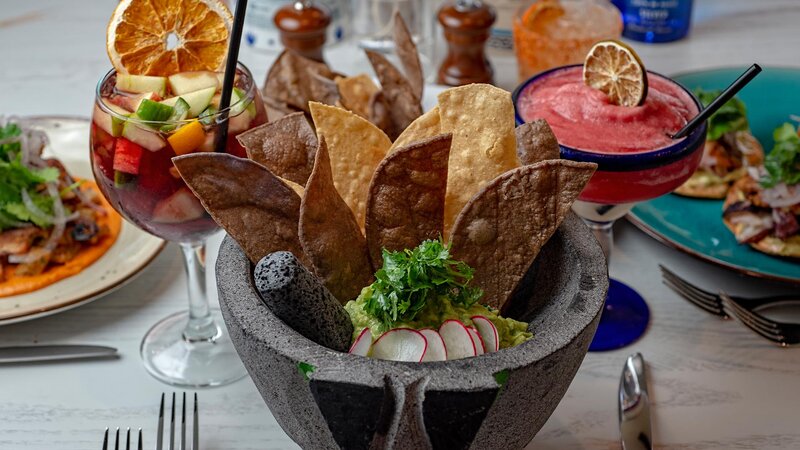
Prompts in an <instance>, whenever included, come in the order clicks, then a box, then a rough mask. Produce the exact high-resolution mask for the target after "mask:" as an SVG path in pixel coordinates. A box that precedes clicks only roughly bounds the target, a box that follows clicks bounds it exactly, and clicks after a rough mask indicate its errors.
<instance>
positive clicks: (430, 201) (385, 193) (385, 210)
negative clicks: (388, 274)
mask: <svg viewBox="0 0 800 450" xmlns="http://www.w3.org/2000/svg"><path fill="white" fill-rule="evenodd" d="M451 140H452V135H450V134H443V135H439V136H436V137H433V138H431V139H428V140H424V141H420V142H415V143H413V144H410V145H409V146H407V147H402V148H399V149H397V151H395V152H393V153H390V154H389V156H387V157H386V158H385V159H384V160H383V161H382V162H381V164H380V165H379V166H378V168H377V169H376V170H375V174H374V175H373V176H372V182H371V183H370V185H369V200H368V201H367V221H366V226H365V227H366V232H367V246H368V247H369V256H370V259H371V261H372V268H373V269H374V270H378V269H379V268H381V267H382V266H383V259H382V257H381V249H384V248H385V249H387V250H392V251H395V250H404V249H409V248H414V247H416V246H418V245H419V244H420V242H422V241H424V240H426V239H438V238H439V237H440V236H441V235H442V226H443V223H444V197H445V190H446V189H447V160H448V157H449V155H450V142H451Z"/></svg>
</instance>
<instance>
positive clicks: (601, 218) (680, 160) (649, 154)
mask: <svg viewBox="0 0 800 450" xmlns="http://www.w3.org/2000/svg"><path fill="white" fill-rule="evenodd" d="M581 67H582V66H581V65H573V66H566V67H559V68H556V69H552V70H549V71H546V72H543V73H540V74H539V75H536V76H534V77H532V78H530V79H529V80H527V81H526V82H524V83H523V84H521V85H520V86H519V87H518V88H517V89H516V90H515V91H514V94H513V99H514V105H515V106H516V105H518V99H519V97H520V95H522V93H524V92H525V91H526V90H527V89H530V88H531V87H533V86H534V85H535V84H536V82H537V81H541V80H542V79H544V78H545V77H548V76H550V75H553V74H555V73H558V72H559V71H561V70H580V68H581ZM648 76H649V77H660V78H663V79H665V80H668V81H669V82H671V83H674V84H675V85H676V86H678V87H679V88H680V89H681V90H682V91H683V92H685V93H686V95H687V96H688V97H689V98H691V100H692V101H693V102H694V104H695V107H696V111H695V113H697V112H699V111H700V110H701V109H702V107H701V104H700V101H699V100H698V99H697V98H696V97H695V96H694V94H692V92H691V91H689V90H688V89H686V88H684V87H683V86H681V85H680V84H678V83H676V82H674V81H672V80H669V78H667V77H664V76H662V75H659V74H657V73H654V72H648ZM516 109H517V112H516V121H517V124H522V123H524V121H523V119H522V117H521V116H520V113H519V108H516ZM579 126H580V124H576V127H579ZM705 137H706V124H705V123H703V124H702V125H701V126H699V127H697V128H696V129H695V130H694V131H692V132H691V134H689V136H687V137H685V138H683V139H681V140H678V141H676V142H675V143H673V144H671V145H668V146H666V147H662V148H658V149H655V150H649V149H647V148H643V149H642V150H641V151H637V152H634V153H598V152H593V151H590V150H585V149H577V148H572V147H568V146H565V145H561V144H560V147H561V157H562V158H563V159H569V160H573V161H579V162H593V163H596V164H597V165H598V167H597V171H596V172H595V173H594V175H593V176H592V178H591V179H590V180H589V183H588V184H587V185H586V187H585V188H584V190H583V192H582V193H581V195H580V196H579V199H578V201H576V202H575V204H574V205H573V207H572V208H573V211H575V213H576V214H578V215H579V216H580V217H581V218H582V219H583V220H584V222H585V223H586V224H587V225H588V226H589V228H590V229H591V230H592V232H593V233H594V235H595V237H596V238H597V240H598V241H599V242H600V245H601V247H602V248H603V252H604V253H605V255H606V259H607V260H608V258H609V257H610V256H611V249H612V247H613V238H614V236H613V225H614V222H615V221H616V220H617V219H619V218H621V217H623V216H624V215H625V214H627V213H628V211H630V210H631V208H632V207H633V205H634V204H636V202H640V201H646V200H650V199H653V198H656V197H660V196H662V195H664V194H667V193H669V192H672V191H673V190H674V189H675V188H677V187H678V186H680V185H681V184H683V182H684V181H686V180H687V179H688V178H689V177H690V176H691V175H692V173H694V171H695V169H696V168H697V166H698V164H700V159H701V157H702V156H703V146H704V144H705ZM609 281H610V284H609V288H608V296H607V297H606V303H605V308H604V310H603V315H602V317H601V318H600V324H599V326H598V328H597V332H596V334H595V337H594V340H593V341H592V344H591V346H590V347H589V350H592V351H602V350H612V349H616V348H621V347H624V346H626V345H628V344H630V343H632V342H634V341H636V340H637V339H638V338H639V337H640V336H641V335H642V334H644V332H645V330H646V329H647V324H648V323H649V320H650V310H649V308H648V307H647V303H645V301H644V299H643V298H642V296H641V295H639V294H638V293H637V292H636V291H634V290H633V289H632V288H630V287H629V286H628V285H626V284H624V283H622V282H621V281H619V280H616V279H611V280H609Z"/></svg>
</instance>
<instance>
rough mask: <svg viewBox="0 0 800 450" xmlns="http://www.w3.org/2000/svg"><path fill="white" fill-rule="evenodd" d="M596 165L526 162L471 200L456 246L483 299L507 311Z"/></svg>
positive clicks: (455, 238)
mask: <svg viewBox="0 0 800 450" xmlns="http://www.w3.org/2000/svg"><path fill="white" fill-rule="evenodd" d="M454 145H455V144H454ZM454 148H455V147H454ZM596 168H597V165H596V164H594V163H579V162H574V161H568V160H562V159H553V160H548V161H542V162H539V163H536V164H533V165H529V166H522V167H519V168H516V169H514V170H512V171H509V172H507V173H504V174H503V175H501V176H499V177H497V178H495V179H494V180H492V182H491V183H489V184H488V185H487V186H486V187H484V188H483V189H482V190H481V191H480V192H479V193H478V194H477V195H475V196H474V197H473V198H472V199H471V200H470V201H469V203H468V204H467V205H466V206H465V207H464V210H463V211H461V214H459V216H458V219H456V222H455V225H454V226H453V233H452V236H451V238H450V249H451V252H452V253H453V258H455V259H457V260H460V261H464V262H466V263H467V264H469V265H470V266H471V267H472V268H474V269H475V277H474V278H473V285H475V286H477V287H479V288H481V289H483V291H484V297H483V303H485V304H487V305H489V306H491V307H493V308H497V309H499V310H500V311H503V309H504V307H505V306H507V305H506V302H507V300H508V299H509V298H511V295H512V294H513V292H514V290H515V289H516V288H517V285H518V284H519V282H520V281H521V280H522V277H523V276H524V275H525V273H526V272H527V271H528V268H529V267H530V266H531V264H532V263H533V261H534V259H535V258H536V255H537V254H539V250H541V248H542V246H543V245H544V244H545V243H546V242H547V241H548V240H549V239H550V237H551V236H552V235H553V233H554V232H555V231H556V229H558V227H559V225H560V224H561V221H562V220H564V217H566V215H567V214H568V213H569V212H570V207H571V205H572V202H574V201H575V200H576V199H577V198H578V195H579V194H580V193H581V191H582V190H583V188H584V186H586V183H588V182H589V179H590V178H591V177H592V174H593V173H594V171H595V169H596Z"/></svg>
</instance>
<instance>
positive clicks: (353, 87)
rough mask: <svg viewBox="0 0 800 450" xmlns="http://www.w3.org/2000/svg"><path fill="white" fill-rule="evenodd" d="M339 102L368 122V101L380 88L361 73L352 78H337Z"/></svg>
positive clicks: (370, 78)
mask: <svg viewBox="0 0 800 450" xmlns="http://www.w3.org/2000/svg"><path fill="white" fill-rule="evenodd" d="M335 83H336V86H337V87H338V88H339V102H340V103H341V104H342V106H343V107H344V108H345V109H349V110H350V111H353V112H354V113H356V114H358V115H359V116H361V117H363V118H365V119H367V120H370V119H371V117H370V109H369V106H370V99H371V98H372V96H373V95H375V93H376V92H378V91H379V90H380V88H379V87H378V86H377V85H376V84H375V82H374V81H372V77H370V76H369V75H367V74H365V73H362V74H360V75H356V76H352V77H344V78H337V79H336V81H335Z"/></svg>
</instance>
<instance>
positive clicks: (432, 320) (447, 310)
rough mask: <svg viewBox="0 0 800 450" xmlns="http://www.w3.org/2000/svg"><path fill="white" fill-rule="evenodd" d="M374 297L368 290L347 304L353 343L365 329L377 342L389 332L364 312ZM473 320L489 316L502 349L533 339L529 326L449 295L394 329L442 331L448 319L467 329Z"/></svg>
mask: <svg viewBox="0 0 800 450" xmlns="http://www.w3.org/2000/svg"><path fill="white" fill-rule="evenodd" d="M371 296H372V286H367V287H365V288H364V289H362V290H361V294H360V295H359V296H358V298H357V299H355V300H351V301H349V302H347V304H346V305H345V307H344V309H345V310H347V313H348V314H350V320H351V321H352V322H353V328H354V329H355V331H354V333H353V340H355V339H356V338H357V337H358V335H359V334H361V332H362V331H363V330H364V328H367V327H369V329H370V332H371V333H372V337H373V339H377V338H378V337H379V336H380V335H381V334H383V333H384V332H386V331H388V328H387V327H386V325H384V324H383V323H382V322H381V321H380V320H379V319H378V318H376V317H374V316H372V315H370V314H368V313H367V312H366V311H365V310H364V306H365V304H366V302H367V299H368V298H370V297H371ZM472 316H485V317H486V318H487V319H489V320H491V321H492V323H493V324H494V326H495V327H496V328H497V333H498V335H499V337H500V348H501V349H502V348H507V347H513V346H515V345H518V344H521V343H523V342H525V341H527V340H528V339H531V338H532V337H533V334H531V333H530V332H528V331H527V328H528V324H527V323H525V322H520V321H517V320H514V319H508V318H505V317H500V315H499V312H498V311H496V310H494V309H492V308H489V307H488V306H485V305H481V304H479V303H473V304H472V305H470V306H468V307H465V306H462V305H458V304H454V303H453V302H452V301H451V300H450V299H449V298H448V297H447V296H446V295H439V296H438V297H437V298H436V300H435V301H429V302H427V304H426V305H425V307H424V308H423V309H422V310H420V311H419V312H418V313H417V314H416V316H415V317H414V319H413V320H411V321H402V320H401V321H398V322H395V323H394V324H393V325H392V328H414V329H417V330H418V329H421V328H433V329H438V328H439V325H441V324H442V322H444V321H445V320H447V319H458V320H460V321H461V322H463V323H464V324H465V325H467V326H473V323H472V320H471V319H470V317H472Z"/></svg>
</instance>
